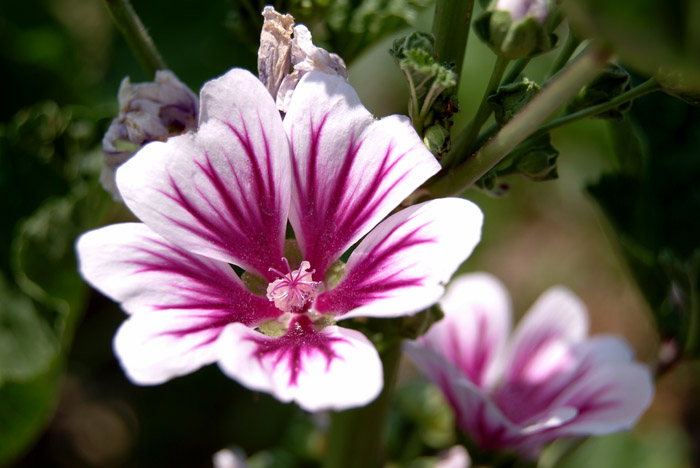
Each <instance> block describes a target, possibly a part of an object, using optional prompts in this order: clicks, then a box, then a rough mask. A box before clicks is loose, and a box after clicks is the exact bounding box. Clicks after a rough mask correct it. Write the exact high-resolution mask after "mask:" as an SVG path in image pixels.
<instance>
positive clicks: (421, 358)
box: [405, 273, 654, 456]
mask: <svg viewBox="0 0 700 468" xmlns="http://www.w3.org/2000/svg"><path fill="white" fill-rule="evenodd" d="M440 304H441V306H442V309H443V311H444V313H445V318H444V319H443V320H442V321H440V322H438V323H437V324H435V325H434V326H433V327H432V328H431V329H430V330H429V331H428V333H427V334H426V335H424V336H422V337H421V338H419V339H418V340H417V341H415V342H410V343H406V347H405V349H406V351H407V353H408V355H409V356H410V357H411V359H412V360H413V362H415V363H416V364H417V365H418V367H419V368H420V369H421V370H422V372H424V373H425V374H426V375H427V376H428V377H429V378H430V379H431V380H432V381H434V382H435V383H436V384H437V385H438V386H440V388H441V389H442V391H443V393H444V394H445V396H446V398H447V399H448V401H449V402H450V404H451V405H452V407H453V408H454V410H455V413H456V417H457V423H458V425H459V426H460V427H461V428H462V429H463V430H465V431H466V432H467V433H469V435H470V436H471V437H472V438H473V439H474V441H475V442H476V443H477V444H478V445H480V446H481V447H482V448H485V449H494V450H496V449H512V450H515V451H518V452H521V453H523V454H526V455H529V456H534V455H536V454H537V452H538V451H539V449H540V448H541V447H542V446H543V445H544V444H546V443H548V442H551V441H553V440H555V439H558V438H560V437H571V436H583V435H591V434H606V433H610V432H615V431H620V430H624V429H629V428H631V427H632V426H633V425H634V423H635V422H636V421H637V420H638V419H639V417H640V416H641V414H642V413H643V412H644V410H645V409H646V408H647V406H648V405H649V403H650V402H651V398H652V395H653V388H654V387H653V381H652V376H651V372H650V371H649V368H648V367H646V366H644V365H642V364H640V363H638V362H636V361H634V357H633V353H632V350H631V349H630V347H629V345H628V344H627V343H626V342H625V341H624V340H623V339H622V338H620V337H617V336H604V335H603V336H594V337H590V338H589V337H588V336H587V335H588V315H587V313H586V308H585V306H584V305H583V303H582V302H581V301H580V300H579V299H578V298H577V297H576V296H575V295H574V294H573V293H571V292H570V291H569V290H567V289H565V288H563V287H554V288H551V289H549V290H548V291H546V292H545V293H544V294H543V295H542V296H541V297H540V298H539V299H538V300H537V302H536V303H535V304H534V305H533V306H532V308H531V309H530V311H529V312H528V313H527V315H526V316H525V317H524V318H523V320H522V321H521V322H520V324H519V325H518V327H517V328H516V329H515V331H514V333H513V335H512V337H510V338H509V337H508V335H509V333H510V329H511V321H512V313H511V306H510V299H509V297H508V293H507V291H506V290H505V288H504V286H503V285H502V284H501V283H500V282H499V281H498V280H497V279H496V278H494V277H492V276H490V275H488V274H485V273H477V274H472V275H465V276H461V277H459V278H457V279H455V280H454V281H453V282H452V284H451V285H450V286H449V288H448V291H447V294H446V295H445V297H444V298H443V299H442V300H441V301H440Z"/></svg>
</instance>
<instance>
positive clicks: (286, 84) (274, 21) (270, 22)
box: [258, 6, 348, 112]
mask: <svg viewBox="0 0 700 468" xmlns="http://www.w3.org/2000/svg"><path fill="white" fill-rule="evenodd" d="M262 15H263V17H264V18H265V21H264V22H263V27H262V31H261V33H260V47H259V48H258V75H259V76H260V81H262V83H263V84H264V85H265V87H266V88H267V89H268V91H269V92H270V94H271V95H272V97H273V98H274V99H275V100H276V102H277V108H278V109H279V110H280V111H281V112H287V108H288V107H289V103H290V102H291V100H292V95H293V94H294V89H295V88H296V86H297V84H298V83H299V80H301V78H302V77H303V76H304V75H305V74H306V73H308V72H311V71H320V72H323V73H328V74H330V75H338V76H342V77H343V78H345V79H346V80H347V78H348V71H347V69H346V68H345V62H344V61H343V59H342V58H340V56H338V55H337V54H332V53H330V52H328V51H326V50H325V49H323V48H321V47H316V46H315V45H314V44H313V41H312V38H311V32H310V31H309V29H308V28H307V27H306V26H304V25H303V24H300V25H297V26H294V18H293V17H292V16H291V15H289V14H286V15H282V14H280V13H277V11H275V9H274V8H273V7H271V6H266V7H265V8H264V10H263V13H262ZM292 34H293V35H294V38H292ZM290 66H291V67H293V71H292V72H291V73H290V71H289V69H290Z"/></svg>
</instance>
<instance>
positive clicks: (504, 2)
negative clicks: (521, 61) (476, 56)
mask: <svg viewBox="0 0 700 468" xmlns="http://www.w3.org/2000/svg"><path fill="white" fill-rule="evenodd" d="M548 12H549V8H548V3H547V0H498V1H497V2H495V3H493V4H492V7H491V8H489V9H487V10H486V11H485V12H484V13H482V15H481V16H480V17H479V18H477V20H476V21H475V23H474V27H475V30H476V32H477V33H478V35H479V36H480V37H481V39H482V40H483V41H484V42H486V43H487V44H488V45H489V46H490V47H491V48H492V49H493V50H494V52H496V53H497V54H498V55H501V56H503V57H506V58H510V59H517V58H528V57H533V56H535V55H538V54H541V53H544V52H547V51H549V50H550V49H552V47H554V45H555V43H556V36H554V35H553V34H552V33H551V31H549V30H548V28H547V25H546V24H545V20H546V19H547V15H548Z"/></svg>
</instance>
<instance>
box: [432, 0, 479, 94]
mask: <svg viewBox="0 0 700 468" xmlns="http://www.w3.org/2000/svg"><path fill="white" fill-rule="evenodd" d="M473 9H474V0H437V1H436V2H435V18H434V19H433V35H434V36H435V53H436V54H437V57H438V59H439V60H441V61H443V62H454V64H455V72H457V86H456V88H457V89H459V77H460V75H461V74H462V64H463V63H464V52H465V51H466V50H467V39H468V38H469V27H470V26H471V22H472V11H473Z"/></svg>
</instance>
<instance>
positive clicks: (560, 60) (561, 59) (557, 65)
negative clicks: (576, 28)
mask: <svg viewBox="0 0 700 468" xmlns="http://www.w3.org/2000/svg"><path fill="white" fill-rule="evenodd" d="M580 43H581V41H580V40H579V39H578V38H577V37H576V35H575V34H574V32H573V31H569V37H567V38H566V42H565V43H564V46H563V47H562V48H561V50H560V51H559V55H557V58H556V59H555V60H554V63H553V64H552V68H550V69H549V73H547V77H550V76H553V75H555V74H556V73H557V72H558V71H559V70H561V69H562V68H564V67H565V66H566V63H567V62H568V61H569V59H570V58H571V56H572V55H573V54H574V52H575V51H576V48H577V47H578V46H579V44H580Z"/></svg>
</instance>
